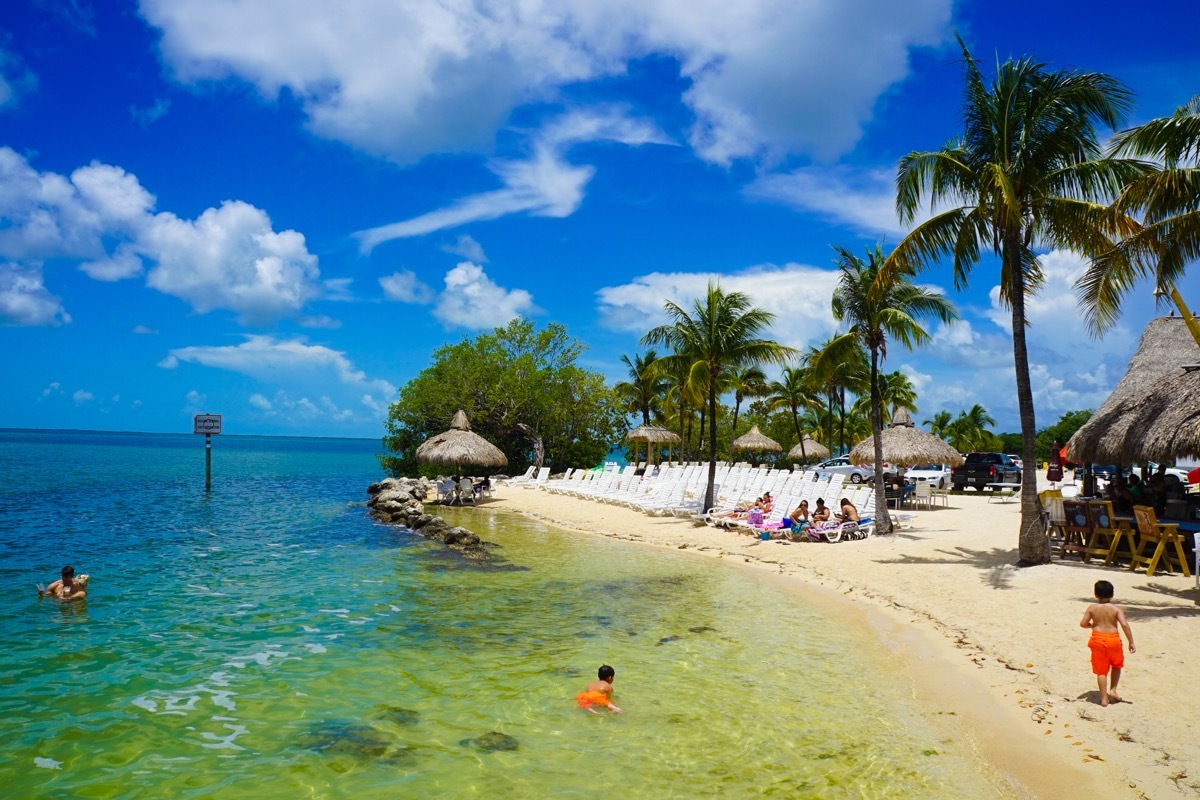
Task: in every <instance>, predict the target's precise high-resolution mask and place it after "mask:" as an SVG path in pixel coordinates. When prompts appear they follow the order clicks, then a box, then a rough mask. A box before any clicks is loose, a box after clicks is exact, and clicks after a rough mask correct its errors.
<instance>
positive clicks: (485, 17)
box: [0, 0, 1200, 438]
mask: <svg viewBox="0 0 1200 800" xmlns="http://www.w3.org/2000/svg"><path fill="white" fill-rule="evenodd" d="M1198 23H1200V6H1197V5H1196V4H1195V3H1194V2H1190V1H1188V0H1167V2H1163V3H1159V4H1156V6H1155V11H1154V13H1153V14H1141V13H1138V14H1131V13H1130V10H1129V6H1128V4H1126V3H1120V4H1118V3H1116V2H1109V0H1097V1H1095V2H1086V3H1085V2H1082V0H1073V1H1072V2H1060V3H1045V2H1038V3H1033V2H1024V0H1016V1H1014V2H1009V3H1003V4H1001V3H993V2H981V1H979V0H962V1H960V2H950V1H949V0H910V1H909V2H905V3H895V2H894V1H893V0H742V1H741V2H739V3H728V2H713V1H712V0H690V1H689V2H687V3H680V2H677V0H556V1H555V2H550V1H549V0H522V1H521V2H513V1H512V0H439V1H437V2H434V1H433V0H408V2H396V0H343V2H340V3H328V2H323V0H240V1H238V2H235V0H103V1H100V0H24V1H23V2H16V3H4V4H0V344H2V346H3V354H4V355H3V374H4V378H3V381H0V412H2V417H0V427H35V428H86V429H102V430H138V431H163V432H170V431H179V432H187V431H190V430H191V424H192V416H193V415H194V414H198V413H219V414H222V415H223V418H224V429H225V431H226V432H227V433H244V434H296V435H314V436H356V437H372V438H373V437H377V436H380V435H381V434H382V430H383V428H382V420H383V419H384V418H385V416H386V413H387V406H388V404H389V403H390V402H392V401H393V400H394V399H395V397H396V393H397V390H398V389H399V387H401V386H403V385H404V384H405V383H406V382H407V381H408V380H410V379H411V378H412V377H414V376H415V375H416V374H417V373H418V372H419V371H420V370H421V369H423V368H424V367H426V366H428V364H429V359H430V356H431V353H432V352H433V351H434V350H435V349H436V348H437V347H439V346H440V345H442V344H443V343H446V342H455V341H459V340H461V339H463V338H464V337H470V336H474V335H476V334H478V333H480V332H482V331H486V330H489V329H491V328H493V327H495V326H498V325H503V324H505V323H506V322H507V321H508V320H510V319H512V318H513V317H515V316H527V317H530V318H532V319H533V320H535V321H536V322H537V323H538V324H541V325H544V324H547V323H550V322H559V323H562V324H563V325H565V326H566V327H567V329H568V331H569V333H570V334H571V335H572V336H574V337H576V338H578V339H580V340H581V341H582V342H584V343H585V344H586V345H587V346H588V349H587V351H586V352H585V353H584V355H583V357H582V361H583V364H584V366H586V367H588V368H591V369H595V370H598V371H600V372H602V373H604V374H605V375H606V376H608V377H609V378H610V379H611V380H614V381H615V380H619V379H621V378H623V377H624V370H623V365H622V364H621V362H620V357H621V355H623V354H626V355H629V356H631V357H632V355H633V354H635V353H637V352H640V350H641V349H642V348H641V346H640V342H639V340H640V337H641V335H642V334H643V333H644V332H645V331H646V330H648V329H649V328H650V327H652V326H653V325H656V324H659V323H661V322H663V321H665V317H664V316H663V312H662V306H663V303H664V301H666V300H672V301H675V302H678V303H681V304H687V303H690V301H691V300H692V299H693V298H694V297H696V296H697V294H698V293H700V292H702V291H703V289H704V287H705V285H706V283H707V282H708V281H709V280H710V279H712V278H717V279H719V281H720V282H721V284H722V285H723V286H724V287H726V288H727V289H731V290H738V291H743V292H746V293H747V294H749V295H750V297H751V298H752V299H753V301H754V302H755V303H756V304H757V305H759V306H761V307H763V308H765V309H767V310H769V311H772V312H774V313H775V314H776V315H777V317H776V321H775V324H774V327H773V335H774V337H775V338H776V339H778V340H779V341H781V342H783V343H785V344H788V345H791V346H793V347H797V348H803V347H806V346H808V345H811V344H816V343H817V342H819V341H821V340H823V339H826V338H828V337H829V336H830V335H831V334H833V333H835V332H836V331H837V330H838V325H837V323H836V321H835V320H834V318H833V315H832V311H831V308H830V297H831V293H832V289H833V286H834V283H835V274H834V267H833V259H834V253H833V250H832V249H831V248H832V246H834V245H838V246H842V247H847V248H850V249H851V250H854V251H858V252H862V251H863V250H864V249H865V248H867V247H870V246H872V245H873V244H874V243H876V242H883V243H884V245H885V247H887V246H889V245H891V244H895V243H896V242H897V241H899V240H900V238H901V237H902V236H903V235H904V229H903V228H901V226H900V224H899V222H898V220H897V219H896V215H895V212H894V194H893V189H892V186H893V179H894V175H895V169H896V163H897V161H898V159H899V158H900V157H901V156H903V155H904V154H906V153H908V152H910V151H914V150H933V149H936V148H938V147H940V146H941V145H942V144H944V143H945V142H946V141H948V140H950V139H951V138H952V137H953V136H954V135H955V134H956V133H957V132H958V130H959V124H960V123H959V109H960V102H961V92H962V65H961V53H960V51H959V50H958V45H957V44H956V41H955V36H956V34H957V35H958V36H961V37H962V39H963V40H964V41H965V43H966V44H967V46H968V47H969V48H970V50H971V51H972V53H974V54H975V56H976V57H977V58H978V59H979V60H980V61H981V62H982V63H983V64H984V66H985V68H989V71H990V66H991V65H992V64H994V63H995V60H996V59H997V58H999V59H1005V58H1007V57H1009V56H1016V57H1020V56H1023V55H1030V56H1033V57H1035V58H1037V59H1038V60H1040V61H1043V62H1045V63H1046V64H1047V65H1049V66H1050V67H1052V68H1055V69H1057V68H1062V67H1070V68H1077V69H1084V70H1089V71H1099V72H1106V73H1109V74H1111V75H1113V76H1115V77H1116V78H1118V79H1120V80H1121V81H1123V82H1124V83H1125V84H1126V85H1127V86H1128V87H1129V88H1130V89H1131V90H1132V91H1133V92H1134V94H1135V97H1136V107H1135V109H1134V111H1133V113H1132V115H1131V118H1130V120H1129V122H1130V124H1136V123H1139V122H1144V121H1146V120H1148V119H1151V118H1154V117H1158V116H1165V115H1168V114H1170V113H1171V112H1172V111H1173V110H1174V109H1175V108H1176V107H1177V106H1179V105H1182V104H1183V103H1185V102H1186V101H1187V100H1188V99H1189V97H1190V96H1191V95H1192V94H1195V93H1197V92H1200V40H1198V39H1197V38H1196V36H1195V31H1196V29H1197V24H1198ZM1042 252H1043V262H1044V266H1045V269H1046V272H1047V276H1048V278H1047V282H1046V285H1045V287H1044V288H1043V290H1042V291H1041V292H1040V294H1039V295H1038V296H1036V297H1034V298H1032V299H1031V300H1030V301H1029V303H1028V316H1029V319H1030V322H1031V327H1030V329H1029V350H1030V363H1031V375H1032V381H1033V388H1034V396H1035V404H1036V407H1037V414H1038V424H1039V427H1041V426H1045V425H1049V424H1052V423H1053V422H1055V421H1056V420H1057V419H1058V418H1059V417H1060V416H1061V415H1062V414H1063V413H1064V412H1066V411H1069V410H1074V409H1080V408H1095V407H1096V406H1097V405H1099V404H1100V403H1101V402H1103V400H1104V399H1105V397H1106V396H1107V395H1108V393H1109V392H1110V391H1111V389H1112V387H1113V386H1114V385H1115V383H1116V382H1117V381H1118V380H1119V379H1120V377H1121V376H1122V375H1123V374H1124V370H1125V366H1126V364H1127V362H1128V359H1129V357H1130V356H1131V355H1132V353H1133V351H1134V349H1135V348H1136V346H1137V340H1138V337H1139V336H1140V333H1141V330H1142V329H1143V327H1144V326H1145V324H1146V323H1147V322H1148V321H1149V320H1150V319H1152V318H1153V317H1154V316H1156V315H1158V314H1161V313H1166V308H1165V307H1162V306H1156V302H1155V300H1154V298H1153V296H1152V295H1151V293H1150V291H1149V289H1148V288H1147V287H1145V286H1140V287H1138V288H1137V289H1136V290H1135V291H1134V292H1133V293H1132V294H1131V295H1130V297H1129V298H1128V299H1127V301H1126V303H1125V311H1124V315H1123V317H1122V318H1121V320H1120V322H1119V324H1118V325H1117V327H1116V328H1115V329H1114V330H1112V331H1111V332H1110V333H1108V334H1107V335H1106V336H1105V337H1104V338H1103V339H1102V340H1098V341H1097V340H1093V339H1091V338H1089V337H1088V335H1087V333H1086V331H1085V329H1084V327H1083V324H1082V322H1081V315H1080V313H1079V311H1078V309H1077V306H1076V302H1075V296H1074V290H1073V283H1074V281H1075V279H1076V278H1077V277H1078V275H1079V274H1080V273H1081V271H1082V269H1083V268H1084V262H1083V261H1082V260H1081V259H1080V257H1078V256H1077V255H1075V254H1072V253H1070V252H1059V251H1053V252H1045V251H1042ZM997 272H998V270H997V267H996V265H995V263H994V261H993V260H990V259H989V260H985V261H983V262H981V263H980V264H979V265H978V267H977V268H976V269H975V271H974V272H973V273H972V274H971V276H970V281H969V286H968V287H967V288H966V289H964V290H963V291H957V290H955V288H954V286H953V280H952V277H951V275H950V272H949V270H948V268H947V267H946V266H945V265H934V266H932V267H930V268H929V269H928V270H927V271H926V272H925V273H923V275H922V276H921V278H920V280H921V282H922V283H923V284H926V285H928V286H931V287H938V288H941V289H943V290H944V291H945V292H946V293H947V295H948V296H949V297H950V298H951V299H953V300H954V301H955V303H956V304H957V305H958V307H959V310H960V313H961V315H962V320H961V321H960V322H958V323H955V324H953V325H949V326H947V325H942V324H936V325H933V326H932V333H933V340H932V343H931V344H930V345H929V346H928V347H926V348H923V349H920V350H918V351H915V352H908V351H905V350H903V349H902V348H900V347H898V346H893V347H892V348H890V349H889V352H888V358H887V360H886V362H885V364H884V366H885V368H886V369H889V370H893V369H899V370H903V371H904V372H905V373H907V374H908V375H909V376H910V378H911V379H912V381H913V383H914V384H915V386H916V388H917V389H918V391H919V406H920V408H919V410H918V413H917V414H916V415H915V416H916V419H917V421H918V422H920V421H921V420H923V419H926V418H928V417H931V416H932V415H933V414H934V413H935V412H937V411H940V410H948V411H951V412H952V413H957V412H958V411H959V410H962V409H964V408H969V407H970V406H971V405H972V404H974V403H982V404H983V405H984V406H985V407H986V408H987V409H988V411H989V412H990V413H991V414H992V416H993V417H995V418H996V419H997V423H998V424H997V426H996V429H997V430H998V431H1004V430H1018V429H1019V423H1018V416H1017V410H1016V398H1015V384H1014V378H1013V367H1012V342H1011V333H1010V330H1011V325H1010V323H1009V312H1008V311H1007V310H1006V309H1003V308H1001V307H1000V306H999V304H998V300H997V297H998V289H997V287H996V277H997ZM1195 273H1196V271H1195V270H1192V275H1191V276H1189V278H1188V279H1187V280H1185V281H1184V282H1183V283H1182V284H1181V286H1180V288H1181V290H1182V291H1183V293H1184V295H1185V297H1188V298H1189V299H1190V300H1192V301H1194V302H1193V306H1194V307H1195V306H1200V292H1197V291H1196V289H1197V279H1196V275H1195Z"/></svg>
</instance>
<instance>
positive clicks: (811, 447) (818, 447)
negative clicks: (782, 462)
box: [788, 436, 829, 461]
mask: <svg viewBox="0 0 1200 800" xmlns="http://www.w3.org/2000/svg"><path fill="white" fill-rule="evenodd" d="M788 458H790V459H793V460H796V461H798V460H800V459H802V458H829V448H828V447H826V446H825V445H823V444H821V443H820V442H818V441H817V440H816V439H813V438H812V437H810V436H805V437H804V450H803V452H801V450H800V445H796V446H795V447H793V448H792V449H791V450H788Z"/></svg>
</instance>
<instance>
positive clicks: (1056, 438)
mask: <svg viewBox="0 0 1200 800" xmlns="http://www.w3.org/2000/svg"><path fill="white" fill-rule="evenodd" d="M1092 413H1093V412H1092V411H1091V410H1087V411H1068V412H1067V413H1065V414H1063V415H1062V416H1061V417H1059V419H1058V422H1056V423H1054V424H1053V425H1051V426H1049V427H1048V428H1043V429H1042V430H1041V431H1040V432H1039V433H1038V437H1037V442H1038V456H1037V457H1038V459H1039V460H1047V459H1049V458H1050V451H1051V449H1052V446H1053V445H1054V443H1055V442H1058V444H1059V445H1060V446H1062V445H1065V444H1066V443H1067V442H1068V441H1069V440H1070V438H1071V437H1072V436H1074V435H1075V432H1076V431H1078V430H1079V429H1080V428H1082V427H1083V425H1084V423H1085V422H1087V421H1088V420H1089V419H1091V418H1092Z"/></svg>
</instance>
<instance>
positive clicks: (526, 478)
mask: <svg viewBox="0 0 1200 800" xmlns="http://www.w3.org/2000/svg"><path fill="white" fill-rule="evenodd" d="M533 470H534V467H533V466H532V465H530V467H529V469H527V470H525V474H523V475H518V476H517V477H515V478H512V479H510V480H509V483H528V482H529V480H530V479H531V478H533Z"/></svg>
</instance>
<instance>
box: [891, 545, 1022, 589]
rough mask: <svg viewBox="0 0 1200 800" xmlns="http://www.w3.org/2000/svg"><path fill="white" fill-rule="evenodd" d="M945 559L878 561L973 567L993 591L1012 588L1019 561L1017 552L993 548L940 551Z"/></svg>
mask: <svg viewBox="0 0 1200 800" xmlns="http://www.w3.org/2000/svg"><path fill="white" fill-rule="evenodd" d="M938 552H939V553H944V554H945V557H944V558H937V557H932V556H908V555H906V556H899V557H898V558H887V559H876V563H877V564H944V565H947V566H962V567H971V568H974V569H977V570H980V571H981V572H983V573H984V577H983V580H984V582H985V583H987V584H988V585H989V586H991V587H992V588H993V589H1008V588H1011V585H1010V583H1011V581H1010V576H1011V575H1012V572H1013V570H1014V569H1015V567H1014V566H1013V565H1014V563H1015V562H1016V559H1017V554H1016V551H1015V550H1011V549H1008V548H1003V547H993V548H991V549H990V550H972V549H971V548H969V547H956V548H954V549H953V550H939V551H938Z"/></svg>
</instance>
